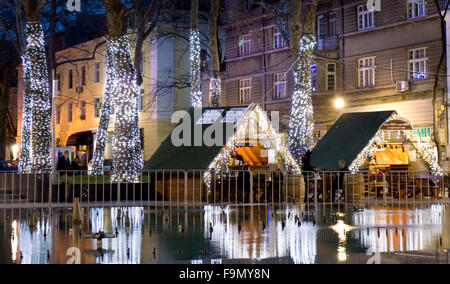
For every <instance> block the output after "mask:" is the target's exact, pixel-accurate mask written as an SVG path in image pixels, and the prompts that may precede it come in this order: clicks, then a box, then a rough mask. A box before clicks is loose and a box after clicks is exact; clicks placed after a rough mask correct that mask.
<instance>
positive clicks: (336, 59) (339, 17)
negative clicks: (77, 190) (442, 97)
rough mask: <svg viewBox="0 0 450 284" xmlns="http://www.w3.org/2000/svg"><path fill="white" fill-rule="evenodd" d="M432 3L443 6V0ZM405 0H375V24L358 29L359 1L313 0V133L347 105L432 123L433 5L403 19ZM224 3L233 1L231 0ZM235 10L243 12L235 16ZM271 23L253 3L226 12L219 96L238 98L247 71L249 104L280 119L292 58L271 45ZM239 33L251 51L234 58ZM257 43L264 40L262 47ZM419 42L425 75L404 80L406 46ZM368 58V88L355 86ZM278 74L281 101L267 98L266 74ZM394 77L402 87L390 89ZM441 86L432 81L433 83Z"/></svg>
mask: <svg viewBox="0 0 450 284" xmlns="http://www.w3.org/2000/svg"><path fill="white" fill-rule="evenodd" d="M272 2H276V1H272ZM439 2H440V4H441V5H442V4H443V1H441V0H439ZM342 3H343V5H341V4H342ZM406 3H407V1H406V0H405V1H403V0H402V1H388V0H381V11H380V12H375V13H374V23H375V26H374V27H372V28H370V29H367V30H361V31H359V30H358V13H357V9H358V5H364V6H365V5H366V4H367V1H361V0H359V1H357V0H346V1H338V0H319V5H318V11H317V23H320V24H317V30H319V29H320V32H318V41H319V45H318V48H317V50H316V52H315V64H316V70H317V73H316V74H315V76H316V81H317V88H316V90H315V92H314V93H313V104H314V119H315V123H316V131H317V132H319V131H320V135H322V136H323V135H324V134H325V133H326V131H327V129H328V128H329V126H330V125H332V124H333V123H334V122H335V120H336V119H337V118H338V117H339V114H340V112H347V111H376V110H397V111H399V112H400V114H401V115H404V116H406V118H407V119H409V120H410V121H412V122H413V123H414V125H415V126H416V127H432V122H433V108H432V106H431V98H432V97H433V93H432V90H433V84H434V79H435V76H434V74H435V73H436V71H437V65H438V61H439V58H440V56H441V52H442V47H441V41H440V40H441V33H440V22H439V17H438V14H437V12H438V11H437V9H436V8H435V6H434V5H435V3H434V1H425V3H426V15H425V16H423V17H419V18H415V19H408V18H407V5H406ZM227 4H228V5H234V7H237V5H238V4H237V3H236V1H234V0H230V1H228V3H227ZM331 13H335V15H336V16H335V17H336V34H332V33H330V28H329V27H330V19H331V15H332V14H331ZM242 14H246V15H247V16H245V17H242ZM239 17H242V18H243V19H245V20H244V21H243V23H241V22H237V21H235V20H234V19H236V18H239ZM263 19H264V23H263ZM263 26H264V28H263ZM273 27H276V16H274V15H273V14H270V13H269V12H267V11H266V12H264V11H263V10H262V9H260V8H255V9H251V10H250V11H246V10H245V9H242V10H241V12H240V13H239V12H236V11H234V12H233V15H232V16H230V17H229V18H228V23H227V24H226V25H225V31H226V54H227V57H226V70H227V72H226V86H227V90H226V102H227V104H228V105H234V104H236V103H237V102H238V101H239V80H241V79H242V78H247V77H248V78H250V77H251V78H252V83H253V85H252V102H256V103H260V104H261V105H263V106H264V105H265V108H266V109H267V110H279V111H280V112H281V116H282V122H284V123H286V122H287V121H288V119H289V112H290V107H291V96H292V93H293V81H294V79H293V75H292V68H291V66H293V63H294V60H295V59H294V58H295V56H291V54H290V49H289V48H286V49H279V50H274V49H273V43H272V42H273V33H271V32H272V31H273ZM263 30H264V31H265V33H263V32H262V31H263ZM244 34H251V35H252V52H251V55H247V56H239V40H238V39H239V36H241V35H244ZM263 35H265V39H264V36H263ZM253 39H254V41H255V43H254V45H253ZM262 42H265V43H266V45H265V47H264V46H263V45H262ZM422 47H426V48H427V50H428V61H427V78H426V79H422V80H410V79H409V72H408V68H409V67H408V51H409V50H410V49H414V48H422ZM372 56H375V57H376V70H375V86H373V87H370V88H361V87H360V86H359V85H358V78H359V77H358V76H359V75H358V74H359V70H358V64H359V59H360V58H364V57H372ZM264 58H265V62H266V66H265V67H266V68H264ZM391 62H392V64H391ZM328 63H335V64H336V78H335V81H336V87H335V89H334V90H328V89H327V64H328ZM264 71H265V75H264ZM278 72H286V73H287V80H288V83H287V94H288V96H287V98H285V99H273V86H274V83H273V75H274V74H276V73H278ZM399 81H407V82H408V85H409V91H407V92H397V90H396V85H395V83H396V82H399ZM444 87H445V86H444V85H440V86H439V89H440V90H443V89H444ZM265 94H266V96H265ZM264 97H265V98H266V99H265V100H264ZM337 97H341V98H343V99H344V100H345V102H346V107H345V109H343V110H337V109H336V108H335V106H334V102H335V99H336V98H337ZM264 102H266V103H265V104H264Z"/></svg>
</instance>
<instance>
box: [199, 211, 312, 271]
mask: <svg viewBox="0 0 450 284" xmlns="http://www.w3.org/2000/svg"><path fill="white" fill-rule="evenodd" d="M204 209H205V215H204V222H205V225H204V233H205V237H207V238H209V236H210V231H209V224H210V223H211V224H212V225H213V228H214V230H213V233H212V234H211V241H212V244H213V246H216V248H217V249H219V252H220V253H221V254H222V255H224V257H227V258H230V259H254V260H261V259H269V258H283V257H291V258H292V260H293V261H294V262H295V263H305V264H310V263H314V262H315V256H316V252H317V230H318V229H317V228H316V227H315V226H313V224H312V223H311V222H302V225H301V226H300V227H299V226H298V224H297V223H296V222H295V221H294V217H293V216H295V215H297V216H300V214H301V213H300V211H299V210H298V209H292V210H291V211H290V212H291V218H289V219H288V218H287V216H288V211H287V210H286V212H285V218H286V224H285V228H284V230H283V226H282V221H281V219H280V220H270V218H268V219H269V220H267V224H266V230H265V232H264V233H262V232H261V225H260V222H259V221H260V220H255V222H252V221H249V220H248V218H247V219H246V220H245V222H243V223H242V224H241V226H242V231H241V233H240V234H239V229H238V224H239V221H238V220H237V218H238V216H239V212H238V211H236V210H238V209H235V210H230V209H229V208H226V209H225V210H222V209H221V208H220V207H213V206H206V207H205V208H204ZM271 213H272V210H270V212H269V213H268V216H270V215H271ZM277 217H278V216H277ZM241 221H243V220H241Z"/></svg>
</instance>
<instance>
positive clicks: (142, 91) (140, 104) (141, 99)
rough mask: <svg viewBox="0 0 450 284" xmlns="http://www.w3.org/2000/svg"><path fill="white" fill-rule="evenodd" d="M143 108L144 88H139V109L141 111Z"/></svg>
mask: <svg viewBox="0 0 450 284" xmlns="http://www.w3.org/2000/svg"><path fill="white" fill-rule="evenodd" d="M144 110H145V90H144V89H141V94H140V96H139V111H140V112H143V111H144Z"/></svg>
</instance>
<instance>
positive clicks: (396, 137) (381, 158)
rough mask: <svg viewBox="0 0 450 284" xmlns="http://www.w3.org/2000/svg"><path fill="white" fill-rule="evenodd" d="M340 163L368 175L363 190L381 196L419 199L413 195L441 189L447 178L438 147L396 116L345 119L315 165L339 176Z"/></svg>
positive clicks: (322, 145)
mask: <svg viewBox="0 0 450 284" xmlns="http://www.w3.org/2000/svg"><path fill="white" fill-rule="evenodd" d="M340 160H344V161H345V162H346V163H347V166H348V169H349V170H350V171H351V172H352V173H353V174H357V173H364V175H365V178H366V183H365V187H366V188H365V189H364V190H366V191H367V190H368V189H370V190H372V191H373V192H374V194H378V196H380V195H383V196H385V195H386V194H388V195H389V194H391V195H392V197H398V198H407V196H414V197H415V196H416V195H417V194H413V195H411V194H410V191H414V190H417V191H421V190H422V188H423V186H419V184H424V185H426V187H428V188H430V187H436V186H437V183H436V181H438V180H439V177H440V176H441V175H442V169H441V167H440V166H439V164H438V159H437V151H436V149H435V146H434V144H433V143H432V142H431V141H422V140H421V139H420V137H418V136H417V135H416V134H415V133H414V127H413V125H412V124H411V123H410V122H409V121H408V120H407V119H405V118H402V117H400V116H399V115H398V114H397V113H396V112H395V111H384V112H366V113H346V114H343V115H342V116H341V117H340V118H339V120H338V121H337V122H336V123H335V124H334V125H333V126H332V127H331V129H330V130H329V131H328V133H327V134H326V135H325V136H324V137H323V138H322V139H321V140H320V141H319V142H318V144H317V146H316V147H315V148H314V150H313V153H312V158H311V164H312V165H313V167H316V168H319V169H321V170H324V171H339V170H340V169H339V167H338V161H340ZM371 177H372V179H371ZM368 179H369V181H368ZM418 179H420V180H419V181H418ZM430 180H433V182H430ZM372 181H373V182H372ZM368 184H369V185H368ZM368 187H369V188H368ZM380 190H381V192H380ZM386 191H387V192H386ZM431 191H433V190H431ZM432 195H436V192H434V193H432ZM435 197H436V196H435Z"/></svg>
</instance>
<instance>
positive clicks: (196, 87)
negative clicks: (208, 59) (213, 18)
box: [189, 0, 202, 108]
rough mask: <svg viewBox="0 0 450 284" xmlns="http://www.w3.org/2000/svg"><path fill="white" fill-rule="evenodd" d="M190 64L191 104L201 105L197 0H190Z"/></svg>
mask: <svg viewBox="0 0 450 284" xmlns="http://www.w3.org/2000/svg"><path fill="white" fill-rule="evenodd" d="M189 46H190V64H191V105H192V107H195V108H201V107H202V90H201V88H202V85H201V84H202V78H201V70H200V52H201V47H200V32H199V29H198V0H192V1H191V33H190V37H189Z"/></svg>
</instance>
